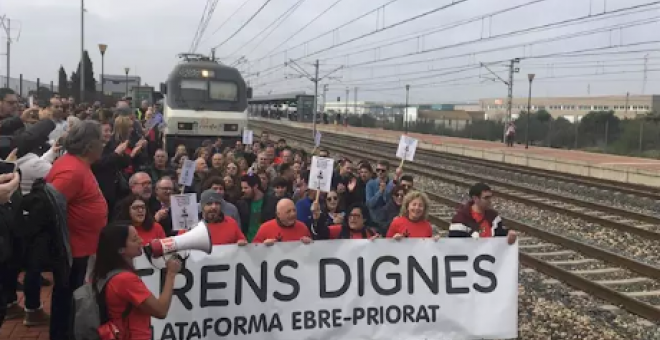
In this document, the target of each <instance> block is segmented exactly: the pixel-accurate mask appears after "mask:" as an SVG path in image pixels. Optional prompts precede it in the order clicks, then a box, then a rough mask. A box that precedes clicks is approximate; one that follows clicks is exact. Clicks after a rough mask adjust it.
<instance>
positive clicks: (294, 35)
mask: <svg viewBox="0 0 660 340" xmlns="http://www.w3.org/2000/svg"><path fill="white" fill-rule="evenodd" d="M342 1H344V0H337V1H335V2H333V3H332V5H330V6H329V7H328V8H326V9H325V10H323V12H321V13H319V14H318V15H317V16H315V17H314V18H312V20H310V21H308V22H307V23H306V24H305V25H304V26H303V27H302V28H300V29H299V30H297V31H296V32H294V33H293V34H291V35H290V36H289V37H287V38H286V39H284V40H283V41H282V43H280V44H279V45H277V46H275V47H274V48H273V49H272V50H270V51H269V52H268V53H266V55H271V54H272V53H273V52H274V51H276V50H277V49H278V48H280V47H282V46H283V45H284V44H286V43H287V42H289V41H291V39H293V38H295V37H296V36H297V35H298V34H300V33H302V32H304V31H305V29H306V28H307V27H309V26H310V25H312V24H313V23H315V22H316V20H318V19H319V18H320V17H322V16H323V15H325V14H326V13H328V11H330V10H331V9H333V8H334V7H335V6H337V5H338V4H339V3H340V2H342Z"/></svg>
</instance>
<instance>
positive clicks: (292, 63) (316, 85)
mask: <svg viewBox="0 0 660 340" xmlns="http://www.w3.org/2000/svg"><path fill="white" fill-rule="evenodd" d="M284 66H289V67H291V68H292V69H294V70H296V71H297V72H298V73H300V78H307V79H309V80H310V81H312V82H313V83H314V105H313V107H312V126H313V132H312V133H313V134H312V138H315V137H316V111H317V110H318V97H319V82H320V81H321V80H323V79H325V78H327V77H328V76H329V75H331V74H332V73H334V72H336V71H339V70H340V69H342V68H343V66H340V67H338V68H336V69H334V70H332V71H330V72H328V73H327V74H326V75H325V76H323V77H319V68H320V65H319V61H318V59H317V60H316V62H315V63H314V76H312V75H311V74H309V72H307V71H305V69H304V68H302V67H300V65H298V63H296V62H295V60H293V59H290V60H289V62H285V63H284ZM324 91H325V90H324ZM324 104H325V103H324ZM301 109H302V108H301ZM299 113H300V114H303V115H304V112H299Z"/></svg>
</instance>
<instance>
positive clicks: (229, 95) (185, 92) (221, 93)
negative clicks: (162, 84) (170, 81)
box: [180, 79, 238, 102]
mask: <svg viewBox="0 0 660 340" xmlns="http://www.w3.org/2000/svg"><path fill="white" fill-rule="evenodd" d="M180 84H181V85H180V88H181V95H182V96H183V99H184V100H186V101H228V102H237V101H238V86H237V85H236V84H235V83H233V82H227V81H217V80H211V81H207V80H197V79H184V80H181V83H180Z"/></svg>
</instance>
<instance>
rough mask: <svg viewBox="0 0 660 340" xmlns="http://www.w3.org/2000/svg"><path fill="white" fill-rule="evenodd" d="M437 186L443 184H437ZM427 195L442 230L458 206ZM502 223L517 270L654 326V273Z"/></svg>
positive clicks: (659, 317) (337, 148)
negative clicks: (516, 246) (514, 242)
mask: <svg viewBox="0 0 660 340" xmlns="http://www.w3.org/2000/svg"><path fill="white" fill-rule="evenodd" d="M251 125H252V126H253V127H259V126H263V125H259V124H251ZM267 128H268V130H269V131H270V132H271V134H273V135H277V136H278V137H283V138H286V139H287V140H289V141H296V142H298V143H299V144H300V145H301V146H306V147H307V149H311V141H308V140H306V139H305V140H303V138H302V137H300V136H301V135H306V134H300V133H295V132H293V133H292V132H287V131H285V130H284V129H278V128H274V127H272V126H267ZM326 138H327V137H326ZM324 147H326V148H328V149H330V150H331V151H332V152H339V153H341V154H344V155H347V156H349V155H350V156H351V157H359V158H360V159H367V160H370V161H372V162H373V161H376V160H377V159H381V158H386V159H387V158H388V157H382V156H377V155H374V154H373V153H367V152H364V151H363V150H358V151H356V150H354V149H353V150H351V149H347V148H346V147H345V146H342V145H336V144H335V143H332V142H328V141H327V140H325V139H324ZM390 158H391V157H390ZM410 166H411V165H410V164H408V165H406V171H410V170H411V169H410ZM424 176H427V174H424ZM439 180H441V181H444V179H442V178H439ZM427 195H429V198H430V199H431V200H432V202H433V203H432V206H431V207H430V220H431V222H432V223H433V224H434V225H435V226H436V227H439V228H441V229H445V230H446V229H447V227H448V225H449V222H450V219H451V216H452V215H453V213H454V211H455V207H456V206H457V205H458V204H460V203H461V202H459V201H457V200H454V199H452V198H449V197H444V196H441V195H437V194H434V193H432V192H427ZM510 195H513V193H510ZM544 209H545V207H544ZM504 223H505V224H506V225H507V226H509V227H510V228H512V229H515V230H518V231H519V232H520V233H521V237H520V261H521V263H522V264H523V265H526V266H528V267H530V268H534V269H536V270H538V271H539V272H542V273H544V274H546V275H548V276H551V277H554V278H555V279H557V280H559V281H561V282H564V283H566V284H568V285H570V286H572V287H574V288H576V289H578V290H579V292H576V294H590V295H593V296H596V297H598V298H600V299H602V300H604V301H607V302H608V303H610V304H611V305H614V306H620V307H621V308H624V309H626V310H628V311H630V312H632V313H634V314H637V315H639V316H641V317H644V318H646V319H648V320H649V321H651V322H655V323H660V281H659V280H660V268H658V267H654V266H651V265H649V264H646V263H643V262H639V261H637V260H635V259H632V258H628V257H624V256H621V255H619V254H616V253H613V252H610V251H607V250H605V249H601V248H599V247H595V246H593V245H589V244H587V243H584V242H580V241H577V240H573V239H570V238H567V237H565V236H562V235H559V234H556V233H552V232H549V231H546V230H543V229H542V228H538V227H535V226H532V225H528V224H525V223H523V222H520V221H516V220H511V219H507V218H504ZM621 228H624V227H621ZM610 307H611V306H610ZM614 308H616V307H614Z"/></svg>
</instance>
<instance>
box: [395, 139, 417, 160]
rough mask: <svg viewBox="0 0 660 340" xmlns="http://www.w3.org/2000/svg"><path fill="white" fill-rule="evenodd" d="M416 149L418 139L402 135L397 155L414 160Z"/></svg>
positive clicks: (403, 158)
mask: <svg viewBox="0 0 660 340" xmlns="http://www.w3.org/2000/svg"><path fill="white" fill-rule="evenodd" d="M415 151H417V139H416V138H412V137H408V136H406V135H401V139H400V140H399V147H398V148H397V149H396V157H397V158H401V159H402V160H406V161H409V162H412V161H413V159H414V158H415Z"/></svg>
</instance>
